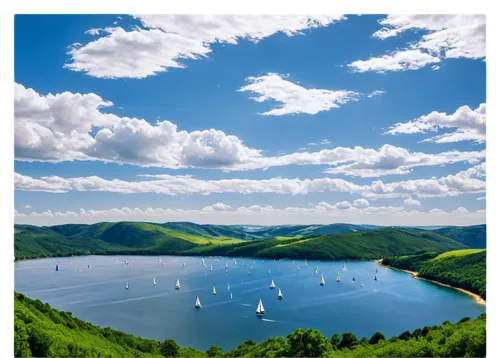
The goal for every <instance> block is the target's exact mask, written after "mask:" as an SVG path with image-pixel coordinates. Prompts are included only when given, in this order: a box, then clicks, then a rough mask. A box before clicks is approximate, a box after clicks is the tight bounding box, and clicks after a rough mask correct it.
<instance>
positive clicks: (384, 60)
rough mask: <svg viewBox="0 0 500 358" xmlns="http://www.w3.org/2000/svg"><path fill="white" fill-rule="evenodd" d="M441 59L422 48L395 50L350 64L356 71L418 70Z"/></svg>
mask: <svg viewBox="0 0 500 358" xmlns="http://www.w3.org/2000/svg"><path fill="white" fill-rule="evenodd" d="M440 61H441V60H440V59H439V58H438V57H435V56H432V55H430V54H428V53H425V52H422V51H420V50H403V51H395V52H393V53H391V54H388V55H384V56H380V57H372V58H370V59H368V60H358V61H354V62H352V63H350V64H349V65H348V66H349V67H350V68H351V69H352V70H353V71H355V72H368V71H373V72H378V73H385V72H389V71H406V70H418V69H420V68H422V67H424V66H427V65H428V64H431V63H437V62H440Z"/></svg>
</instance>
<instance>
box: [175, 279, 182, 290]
mask: <svg viewBox="0 0 500 358" xmlns="http://www.w3.org/2000/svg"><path fill="white" fill-rule="evenodd" d="M179 288H181V283H180V282H179V279H177V282H176V283H175V289H176V290H178V289H179Z"/></svg>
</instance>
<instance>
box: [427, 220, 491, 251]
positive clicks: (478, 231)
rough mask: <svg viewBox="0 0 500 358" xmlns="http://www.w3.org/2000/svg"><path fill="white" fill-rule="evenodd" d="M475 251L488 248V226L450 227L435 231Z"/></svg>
mask: <svg viewBox="0 0 500 358" xmlns="http://www.w3.org/2000/svg"><path fill="white" fill-rule="evenodd" d="M434 232H437V233H438V234H441V235H444V236H448V237H450V238H452V239H453V240H455V241H459V242H461V243H463V244H465V245H467V246H468V247H470V248H473V249H485V248H486V225H474V226H450V227H445V228H442V229H438V230H434Z"/></svg>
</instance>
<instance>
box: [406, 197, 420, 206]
mask: <svg viewBox="0 0 500 358" xmlns="http://www.w3.org/2000/svg"><path fill="white" fill-rule="evenodd" d="M404 204H405V205H410V206H420V205H422V203H421V202H420V201H418V200H416V199H413V198H412V197H411V196H410V197H409V198H408V199H406V200H405V201H404Z"/></svg>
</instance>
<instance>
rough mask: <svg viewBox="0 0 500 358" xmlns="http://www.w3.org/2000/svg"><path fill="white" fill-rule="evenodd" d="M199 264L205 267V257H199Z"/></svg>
mask: <svg viewBox="0 0 500 358" xmlns="http://www.w3.org/2000/svg"><path fill="white" fill-rule="evenodd" d="M201 265H202V266H203V267H207V265H205V258H202V259H201Z"/></svg>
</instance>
